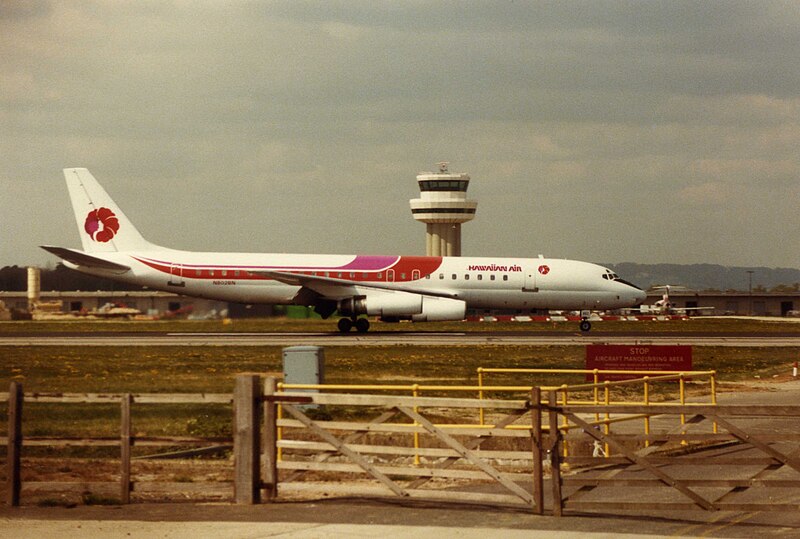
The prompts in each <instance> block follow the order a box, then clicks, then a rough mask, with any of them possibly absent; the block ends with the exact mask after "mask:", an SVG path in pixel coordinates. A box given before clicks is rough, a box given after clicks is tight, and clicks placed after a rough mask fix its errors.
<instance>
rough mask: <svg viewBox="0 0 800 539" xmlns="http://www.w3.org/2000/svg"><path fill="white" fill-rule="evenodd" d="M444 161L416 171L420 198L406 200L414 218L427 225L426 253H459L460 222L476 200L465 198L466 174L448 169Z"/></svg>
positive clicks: (470, 213) (467, 218)
mask: <svg viewBox="0 0 800 539" xmlns="http://www.w3.org/2000/svg"><path fill="white" fill-rule="evenodd" d="M447 165H448V163H439V172H422V173H420V174H418V175H417V183H419V190H420V198H413V199H411V200H410V201H409V203H410V204H411V213H412V214H414V219H416V220H417V221H422V222H423V223H425V224H426V225H427V230H426V232H427V234H426V237H425V252H426V254H427V255H428V256H461V223H466V222H467V221H471V220H472V219H473V218H474V217H475V210H476V208H477V207H478V201H477V200H467V187H469V175H468V174H461V173H454V172H449V171H448V170H447Z"/></svg>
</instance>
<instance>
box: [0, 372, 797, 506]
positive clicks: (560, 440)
mask: <svg viewBox="0 0 800 539" xmlns="http://www.w3.org/2000/svg"><path fill="white" fill-rule="evenodd" d="M276 388H277V383H276V380H275V379H273V378H267V379H266V381H265V382H264V383H262V379H261V377H259V376H257V375H239V376H237V378H236V385H235V388H234V392H233V393H232V394H204V395H183V394H177V395H176V394H172V395H153V394H86V395H79V394H43V393H38V394H24V393H23V391H22V386H21V385H20V384H18V383H16V382H14V383H12V384H11V387H10V391H9V392H8V393H7V394H5V395H3V396H5V397H6V398H7V399H8V402H9V406H8V411H9V422H8V435H7V437H6V440H5V442H6V443H7V447H8V482H7V485H8V493H7V501H8V503H9V504H11V505H18V504H19V503H20V492H21V486H22V481H21V479H20V477H21V476H20V463H21V454H22V451H23V448H24V447H28V446H34V445H43V444H48V445H57V446H62V447H63V446H70V445H88V444H93V445H98V444H99V445H107V446H109V445H110V446H118V447H119V448H120V457H121V458H120V461H121V465H120V466H121V468H120V480H119V482H118V483H117V484H116V487H115V488H117V489H119V490H118V492H119V494H120V500H121V502H122V503H129V502H130V501H131V493H132V492H134V491H136V492H138V491H140V489H141V491H144V489H148V488H155V486H154V484H152V483H151V484H149V485H147V484H138V483H136V482H135V481H134V480H133V478H132V471H131V460H132V456H131V452H132V448H133V447H134V446H136V445H156V444H166V443H172V444H175V443H183V444H187V445H194V444H209V443H220V442H221V441H222V442H226V441H228V442H229V440H225V439H222V440H221V439H219V438H214V439H210V438H198V437H137V436H135V435H134V434H133V430H132V428H131V408H132V406H134V405H138V404H141V403H176V402H180V403H232V404H233V413H234V432H233V452H234V481H233V495H232V499H233V501H234V502H236V503H245V504H253V503H259V502H261V501H266V502H271V501H273V500H275V499H276V498H277V497H278V494H279V492H298V493H302V492H308V491H312V492H314V493H315V494H317V495H321V494H326V493H329V494H338V493H346V494H350V495H353V494H357V495H369V496H372V495H376V496H395V497H402V498H419V499H430V500H441V501H455V502H459V503H463V502H478V503H489V504H503V505H509V504H511V505H515V506H517V507H522V508H526V509H527V510H531V511H533V512H535V513H538V514H543V513H544V512H545V504H546V503H548V500H549V506H550V510H551V511H552V514H553V515H556V516H560V515H562V514H563V513H564V512H565V511H570V510H581V511H585V510H599V511H604V512H609V511H618V510H663V509H702V510H732V511H798V510H800V503H797V502H796V500H800V447H799V446H800V434H798V431H800V428H798V427H800V406H759V405H756V406H722V405H709V404H686V405H681V406H676V405H668V406H667V405H658V404H652V405H644V404H636V405H624V404H614V405H598V404H585V405H584V404H563V403H562V404H559V398H558V395H557V391H555V390H553V391H550V390H548V391H542V390H541V389H540V388H533V390H532V391H531V394H530V398H529V399H527V400H502V399H467V398H441V397H411V396H409V397H406V396H396V395H367V394H347V393H325V392H319V393H301V392H294V393H292V392H288V391H278V390H277V389H276ZM27 402H68V403H73V402H93V403H112V402H116V403H119V405H120V435H119V438H115V439H112V438H102V439H86V438H72V439H61V440H57V441H53V440H47V439H42V438H28V439H23V435H22V417H23V404H24V403H27ZM308 404H310V405H312V407H310V408H309V407H305V406H304V405H308ZM476 409H477V410H482V411H484V412H487V413H488V415H487V416H486V417H487V418H490V419H489V420H488V421H487V424H485V425H471V424H457V423H455V421H457V420H458V418H459V417H462V415H463V414H466V413H467V412H468V411H470V410H473V411H474V410H476ZM339 410H341V411H343V412H344V413H339V412H338V411H339ZM596 414H603V415H607V417H609V418H612V416H613V415H617V416H620V417H622V416H630V415H632V414H633V415H645V416H648V417H650V418H651V419H652V421H653V424H654V426H655V424H656V423H659V422H662V423H663V425H662V426H661V427H659V428H654V429H653V431H652V432H651V433H650V434H639V433H636V432H630V430H628V431H626V430H625V429H623V428H620V429H619V430H617V431H615V432H614V433H610V432H607V431H606V430H605V429H601V428H600V426H598V425H597V424H596V422H594V421H593V418H594V417H595V416H596ZM680 416H683V417H684V420H682V421H681V420H678V419H677V418H679V417H680ZM666 419H669V421H666ZM612 420H613V418H612ZM448 421H451V422H452V423H448ZM551 427H553V428H551ZM631 428H633V427H631ZM279 432H280V433H281V436H279V435H278V434H279ZM566 439H569V440H570V443H572V444H573V446H574V444H576V442H578V445H579V446H580V445H581V444H583V446H587V447H590V446H591V445H592V444H595V445H594V447H595V449H596V453H597V454H595V455H593V456H587V455H585V454H580V453H579V452H573V451H570V452H569V453H568V454H567V455H566V456H565V455H564V453H563V452H562V448H563V444H564V443H565V441H566ZM723 445H724V446H725V448H726V449H725V451H724V452H723V451H720V452H719V454H717V453H715V452H714V451H713V448H715V447H722V446H723ZM602 448H608V449H607V450H602ZM698 448H701V449H704V453H703V454H702V455H698V454H695V453H693V452H692V451H693V450H696V449H698ZM281 453H282V458H279V455H281ZM702 466H705V467H706V469H708V467H711V469H710V471H708V472H707V473H704V472H699V471H697V470H698V469H699V467H702ZM687 467H691V468H687ZM567 469H569V473H567V472H566V470H567ZM720 469H725V470H728V471H729V472H728V471H726V472H725V474H720V473H719V470H720ZM342 474H347V475H348V476H350V475H353V474H356V475H357V476H358V477H359V481H354V482H347V481H342V477H343V476H342ZM309 475H310V476H311V477H312V478H313V479H312V480H308V478H309ZM364 478H366V479H367V481H364ZM548 479H549V480H550V485H549V488H547V486H546V485H545V482H546V480H548ZM476 482H478V483H480V484H481V485H483V486H481V488H475V486H476ZM489 483H491V486H490V487H486V486H485V485H486V484H489ZM85 485H87V484H86V483H84V486H85ZM182 485H183V487H186V484H182ZM228 485H230V483H228ZM442 485H443V486H444V487H446V488H441V487H442ZM95 486H96V487H98V488H99V487H100V486H103V485H92V488H94V487H95ZM105 486H110V484H105ZM164 486H165V487H167V486H168V485H166V484H164ZM183 487H182V488H183ZM195 487H198V488H199V486H198V485H196V484H193V485H192V488H195ZM56 488H59V487H56ZM104 488H105V487H104ZM228 488H230V487H228ZM644 488H646V489H648V490H647V491H646V495H645V496H642V495H640V494H632V491H637V492H642V491H641V490H640V489H644ZM709 489H714V491H713V492H712V493H709V492H710V490H709ZM775 489H782V490H781V491H780V494H778V495H775ZM787 492H790V493H793V494H792V496H790V497H787V496H786V493H787Z"/></svg>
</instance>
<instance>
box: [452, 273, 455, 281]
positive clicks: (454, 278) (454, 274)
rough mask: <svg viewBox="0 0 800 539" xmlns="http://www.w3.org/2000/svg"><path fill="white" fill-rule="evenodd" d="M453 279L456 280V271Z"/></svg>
mask: <svg viewBox="0 0 800 539" xmlns="http://www.w3.org/2000/svg"><path fill="white" fill-rule="evenodd" d="M453 280H454V281H455V280H456V274H455V273H454V274H453Z"/></svg>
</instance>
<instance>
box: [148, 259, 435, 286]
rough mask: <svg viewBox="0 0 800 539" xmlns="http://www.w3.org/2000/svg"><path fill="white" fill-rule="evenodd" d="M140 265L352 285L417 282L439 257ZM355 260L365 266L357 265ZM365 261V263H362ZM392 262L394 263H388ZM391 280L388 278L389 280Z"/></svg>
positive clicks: (179, 272) (192, 275) (187, 274)
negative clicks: (282, 274) (297, 264)
mask: <svg viewBox="0 0 800 539" xmlns="http://www.w3.org/2000/svg"><path fill="white" fill-rule="evenodd" d="M133 258H134V259H136V260H138V261H139V262H141V263H142V264H145V265H147V266H149V267H151V268H153V269H155V270H157V271H160V272H161V273H165V274H167V275H175V276H180V277H183V278H185V279H233V280H238V281H247V280H251V281H265V280H270V279H269V278H268V277H265V276H263V275H259V274H257V273H253V271H255V270H260V271H286V272H291V273H298V274H302V275H314V276H317V277H331V278H335V279H345V280H350V281H356V282H386V281H393V282H406V281H414V280H417V279H424V278H425V277H426V276H427V275H429V274H431V273H433V272H434V271H436V270H437V269H438V268H439V267H440V266H441V264H442V258H441V257H431V256H401V257H363V258H362V257H356V259H354V260H353V261H351V262H350V263H348V264H346V265H344V266H338V267H330V266H321V267H316V268H314V267H309V266H304V267H301V268H294V267H291V266H233V265H223V264H220V265H211V264H179V263H174V262H167V261H161V260H153V259H148V258H140V257H133ZM359 258H362V260H361V261H362V262H368V263H366V264H363V265H362V264H358V263H357V262H359V260H358V259H359ZM365 259H366V260H365ZM391 261H394V264H391ZM382 262H389V263H390V265H389V266H388V267H384V268H380V263H382ZM357 267H364V268H370V267H371V268H376V267H378V268H380V269H356V268H357ZM390 277H391V278H390Z"/></svg>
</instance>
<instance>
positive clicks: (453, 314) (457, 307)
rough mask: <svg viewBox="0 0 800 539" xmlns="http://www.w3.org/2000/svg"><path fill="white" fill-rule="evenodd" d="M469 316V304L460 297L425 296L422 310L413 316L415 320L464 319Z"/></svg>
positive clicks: (412, 318)
mask: <svg viewBox="0 0 800 539" xmlns="http://www.w3.org/2000/svg"><path fill="white" fill-rule="evenodd" d="M466 316H467V304H466V303H465V302H463V301H461V300H460V299H451V298H439V297H436V296H423V299H422V312H421V313H420V314H415V315H412V316H411V320H413V321H414V322H435V321H442V322H443V321H446V320H463V319H464V318H466Z"/></svg>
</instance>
